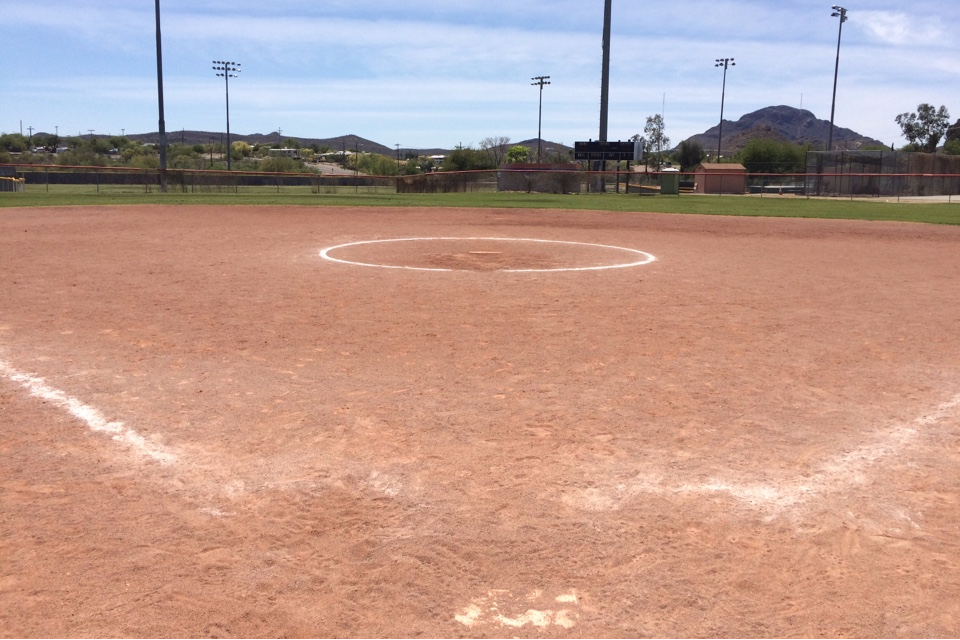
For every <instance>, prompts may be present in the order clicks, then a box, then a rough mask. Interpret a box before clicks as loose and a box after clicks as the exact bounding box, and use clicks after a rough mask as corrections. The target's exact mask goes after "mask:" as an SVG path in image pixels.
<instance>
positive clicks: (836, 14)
mask: <svg viewBox="0 0 960 640" xmlns="http://www.w3.org/2000/svg"><path fill="white" fill-rule="evenodd" d="M832 9H833V13H831V14H830V17H831V18H840V30H839V31H838V32H837V61H836V63H835V64H834V66H833V100H832V101H831V102H830V134H829V136H828V137H827V151H832V150H833V113H834V111H835V109H836V107H837V74H838V73H839V72H840V37H841V36H842V35H843V23H844V22H846V21H847V10H846V9H844V8H843V7H841V6H839V5H833V7H832Z"/></svg>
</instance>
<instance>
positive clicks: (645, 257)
mask: <svg viewBox="0 0 960 640" xmlns="http://www.w3.org/2000/svg"><path fill="white" fill-rule="evenodd" d="M430 240H441V241H450V240H468V241H476V240H486V241H489V240H495V241H500V242H540V243H550V244H570V245H577V246H581V247H596V248H599V249H614V250H616V251H626V252H627V253H632V254H635V255H639V256H642V259H641V260H636V261H634V262H624V263H619V264H607V265H600V266H596V267H560V268H556V269H497V271H503V272H508V273H546V272H550V271H600V270H602V269H625V268H627V267H639V266H641V265H645V264H649V263H651V262H653V261H654V260H656V259H657V258H656V256H654V255H653V254H650V253H647V252H646V251H640V250H639V249H629V248H627V247H617V246H614V245H609V244H595V243H592V242H572V241H570V240H542V239H539V238H453V237H450V238H447V237H438V238H388V239H385V240H361V241H359V242H347V243H346V244H338V245H337V246H335V247H327V248H326V249H323V250H322V251H321V252H320V257H321V258H323V259H325V260H330V261H332V262H340V263H342V264H352V265H354V266H358V267H380V268H381V269H409V270H411V271H460V269H441V268H436V267H408V266H404V265H391V264H374V263H369V262H353V261H351V260H343V259H341V258H334V257H333V256H331V255H330V252H331V251H334V250H336V249H343V248H345V247H354V246H358V245H362V244H377V243H381V242H423V241H430Z"/></svg>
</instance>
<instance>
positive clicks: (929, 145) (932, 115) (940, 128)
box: [895, 102, 950, 153]
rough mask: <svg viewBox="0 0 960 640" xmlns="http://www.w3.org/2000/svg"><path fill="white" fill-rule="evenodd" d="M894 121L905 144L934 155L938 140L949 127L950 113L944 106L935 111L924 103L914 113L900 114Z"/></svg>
mask: <svg viewBox="0 0 960 640" xmlns="http://www.w3.org/2000/svg"><path fill="white" fill-rule="evenodd" d="M895 120H896V122H897V124H898V125H900V130H901V131H903V137H904V138H906V139H907V142H909V143H910V144H911V145H917V146H918V147H919V148H920V149H921V150H922V151H926V152H927V153H936V151H937V145H938V144H940V138H942V137H943V135H944V134H945V133H946V132H947V128H948V127H949V126H950V113H949V112H948V111H947V108H946V107H944V106H941V107H940V108H939V109H937V108H935V107H934V106H933V105H932V104H927V103H926V102H924V103H923V104H921V105H920V106H918V107H917V111H916V113H909V112H908V113H901V114H900V115H898V116H897V117H896V118H895Z"/></svg>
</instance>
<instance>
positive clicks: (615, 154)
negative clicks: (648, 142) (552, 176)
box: [573, 138, 645, 162]
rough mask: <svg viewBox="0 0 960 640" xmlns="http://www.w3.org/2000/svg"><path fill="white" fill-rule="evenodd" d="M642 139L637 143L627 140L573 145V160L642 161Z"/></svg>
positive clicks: (592, 141)
mask: <svg viewBox="0 0 960 640" xmlns="http://www.w3.org/2000/svg"><path fill="white" fill-rule="evenodd" d="M644 142H645V141H644V139H643V138H640V139H639V140H637V141H635V142H634V141H632V140H628V141H626V142H623V141H621V140H617V141H615V142H611V141H600V140H590V141H589V142H574V143H573V159H574V160H613V161H615V162H619V161H621V160H643V151H644Z"/></svg>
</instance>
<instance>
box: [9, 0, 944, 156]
mask: <svg viewBox="0 0 960 640" xmlns="http://www.w3.org/2000/svg"><path fill="white" fill-rule="evenodd" d="M844 6H845V7H846V8H847V10H848V13H849V19H848V21H847V22H846V23H845V24H844V25H843V39H842V45H841V56H840V75H839V84H838V89H837V107H836V117H835V123H836V124H837V126H841V127H847V128H851V129H854V130H856V131H858V132H859V133H862V134H864V135H867V136H871V137H874V138H878V139H880V140H882V141H883V142H885V143H887V144H891V143H893V144H896V145H897V146H898V147H899V146H901V145H903V144H904V143H905V140H904V139H903V138H902V136H901V135H900V129H899V127H898V126H897V125H896V123H895V122H894V118H895V117H896V116H897V114H898V113H902V112H905V111H915V110H916V108H917V105H918V104H920V103H921V102H929V103H932V104H933V105H935V106H940V105H945V106H946V107H947V108H948V109H949V110H950V113H951V120H952V121H956V120H957V119H958V118H960V3H954V2H942V1H939V0H938V1H934V0H914V1H913V2H909V3H905V2H903V1H902V0H898V1H896V2H895V1H892V0H889V1H888V0H862V1H861V0H857V1H851V2H848V3H844ZM161 11H162V30H163V68H164V102H165V116H166V128H167V130H168V132H175V131H177V130H180V129H188V130H207V131H214V132H219V131H222V130H223V129H224V128H225V119H226V118H225V105H224V97H225V96H224V94H225V92H224V84H223V80H222V79H221V78H217V77H216V76H215V75H214V73H215V72H214V71H213V70H212V69H211V66H212V65H211V61H212V60H233V61H238V62H240V63H241V68H242V72H241V73H240V77H239V78H236V79H234V80H232V81H231V84H230V120H231V131H232V132H235V133H270V132H273V131H277V130H278V128H279V129H282V131H283V135H284V137H285V136H288V135H289V136H299V137H317V138H327V137H336V136H340V135H344V134H356V135H360V136H362V137H364V138H368V139H371V140H374V141H376V142H379V143H382V144H385V145H387V146H391V147H392V146H394V145H396V144H400V145H401V146H403V147H414V148H430V147H441V148H452V147H454V146H456V145H458V144H463V145H477V144H479V142H480V141H481V140H483V139H484V138H488V137H493V136H506V137H509V138H510V139H511V140H513V141H515V142H518V141H521V140H525V139H529V138H535V137H536V135H537V110H538V98H539V94H538V89H537V88H536V87H534V86H531V84H530V82H531V80H530V79H531V78H532V77H533V76H539V75H549V76H550V81H551V84H550V85H548V86H547V87H545V88H544V93H543V137H544V138H545V139H547V140H552V141H555V142H563V143H566V144H568V145H572V143H573V142H574V141H576V140H587V139H590V138H596V137H597V134H598V127H599V101H600V67H601V33H602V23H603V0H513V1H512V2H501V1H499V0H448V1H445V2H444V1H442V0H430V1H421V0H405V1H404V2H402V3H400V2H386V1H374V0H277V1H276V2H272V3H265V2H262V1H261V0H230V1H222V0H192V1H189V0H161ZM830 14H831V8H830V3H829V2H813V1H810V0H776V1H774V0H762V1H761V0H692V1H676V2H642V1H641V0H614V2H613V43H612V65H611V87H610V116H609V138H610V139H612V140H615V139H626V138H629V137H630V136H631V135H633V134H634V133H638V132H642V130H643V126H644V123H645V121H646V118H647V116H651V115H654V114H657V113H660V112H661V111H663V116H664V122H665V124H666V134H667V135H668V136H669V137H670V138H671V141H672V143H674V144H676V143H679V142H680V141H681V140H683V139H684V138H687V137H689V136H690V135H693V134H696V133H700V132H703V131H705V130H706V129H708V128H710V127H712V126H714V125H716V124H717V123H718V121H719V118H720V98H721V84H722V71H721V70H720V69H717V68H715V67H714V60H715V59H716V58H723V57H733V58H734V59H735V61H736V66H735V67H731V68H730V69H729V71H728V73H727V84H726V99H725V106H724V117H725V118H726V119H728V120H736V119H738V118H739V117H740V116H741V115H743V114H745V113H749V112H751V111H754V110H756V109H759V108H762V107H766V106H771V105H780V104H785V105H790V106H794V107H801V106H802V107H803V108H805V109H809V110H810V111H812V112H813V113H814V114H815V115H816V116H817V117H819V118H823V119H829V117H830V101H831V92H832V89H833V72H834V61H835V56H836V47H837V31H838V27H839V20H838V19H837V18H833V17H831V16H830ZM0 15H2V20H0V54H2V60H3V63H2V64H0V133H12V132H18V131H20V130H21V126H22V130H23V132H24V133H28V128H29V127H33V130H34V132H37V131H49V132H53V131H54V130H55V129H58V130H59V133H60V134H61V135H77V134H78V133H83V134H84V135H86V134H87V132H88V131H89V130H91V129H92V130H94V132H95V133H96V134H100V135H107V134H115V135H119V134H120V133H121V132H122V131H125V132H126V133H146V132H151V131H156V130H157V121H158V110H157V80H156V50H155V39H154V33H155V31H154V30H155V22H154V2H153V0H0Z"/></svg>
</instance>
